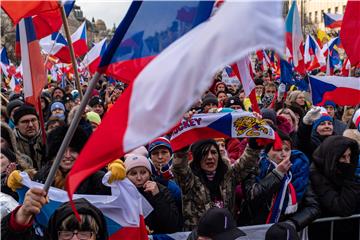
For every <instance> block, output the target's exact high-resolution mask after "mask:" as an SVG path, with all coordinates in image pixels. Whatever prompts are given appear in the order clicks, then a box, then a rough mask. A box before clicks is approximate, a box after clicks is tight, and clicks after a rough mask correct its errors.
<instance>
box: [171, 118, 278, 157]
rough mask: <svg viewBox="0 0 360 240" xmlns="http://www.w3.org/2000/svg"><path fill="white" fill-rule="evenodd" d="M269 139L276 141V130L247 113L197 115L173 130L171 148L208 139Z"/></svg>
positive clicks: (175, 149)
mask: <svg viewBox="0 0 360 240" xmlns="http://www.w3.org/2000/svg"><path fill="white" fill-rule="evenodd" d="M244 137H256V138H268V139H275V134H274V130H273V129H272V128H271V127H270V126H269V125H268V124H267V123H266V121H264V120H258V119H256V117H255V116H254V115H253V114H252V113H250V112H245V111H234V112H230V113H211V114H195V115H193V116H192V117H191V118H190V119H186V120H183V121H181V122H180V124H179V125H178V126H176V127H175V128H174V129H173V132H172V135H171V139H170V141H171V147H172V148H173V150H174V151H177V150H180V149H181V148H184V147H186V146H189V145H191V144H192V143H194V142H196V141H199V140H201V139H208V138H244Z"/></svg>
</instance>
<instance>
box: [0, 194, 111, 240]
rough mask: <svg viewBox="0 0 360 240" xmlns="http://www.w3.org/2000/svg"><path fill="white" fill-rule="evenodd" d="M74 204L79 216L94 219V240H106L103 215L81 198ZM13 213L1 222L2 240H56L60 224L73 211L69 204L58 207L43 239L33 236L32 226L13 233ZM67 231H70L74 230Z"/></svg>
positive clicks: (106, 234)
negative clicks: (95, 231) (11, 223)
mask: <svg viewBox="0 0 360 240" xmlns="http://www.w3.org/2000/svg"><path fill="white" fill-rule="evenodd" d="M74 204H75V206H76V209H77V211H78V213H79V214H86V215H91V216H92V217H93V218H94V219H95V221H96V223H97V225H98V227H99V231H98V233H97V236H96V240H107V239H108V232H107V225H106V221H105V217H104V215H103V213H102V212H101V211H100V210H99V209H98V208H96V207H95V206H94V205H92V204H90V203H89V202H88V201H87V200H85V199H83V198H82V199H76V200H74ZM17 210H18V208H16V209H15V210H14V211H17ZM14 211H13V212H11V213H10V214H8V215H7V216H5V217H4V218H3V219H2V221H1V237H2V238H3V239H27V240H35V239H38V240H45V239H46V240H57V239H58V231H59V230H60V226H61V223H62V222H63V221H64V220H65V219H66V218H67V217H68V216H70V215H72V214H73V210H72V209H71V206H70V204H69V202H66V203H63V204H62V205H60V207H59V208H58V209H56V210H55V212H54V213H53V215H52V216H51V217H50V219H49V222H48V228H47V229H45V233H44V237H40V236H38V235H36V234H35V228H33V226H29V227H28V228H27V229H25V230H23V231H15V230H14V229H12V228H10V225H9V222H10V217H11V215H12V214H14ZM69 230H70V231H71V230H75V229H69Z"/></svg>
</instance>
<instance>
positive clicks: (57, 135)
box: [47, 126, 88, 160]
mask: <svg viewBox="0 0 360 240" xmlns="http://www.w3.org/2000/svg"><path fill="white" fill-rule="evenodd" d="M67 130H68V127H67V126H59V127H57V128H54V129H53V130H51V132H50V133H49V135H48V138H47V159H49V160H52V159H54V158H55V156H56V154H57V152H58V151H59V149H60V146H61V143H62V142H63V140H64V138H65V135H66V132H67ZM87 139H88V137H87V135H86V133H85V132H84V130H82V129H81V128H79V127H78V128H77V129H76V130H75V133H74V136H73V138H72V139H71V141H70V144H69V147H70V148H72V149H73V150H74V151H75V152H77V153H80V151H81V149H82V148H83V147H84V145H85V143H86V141H87Z"/></svg>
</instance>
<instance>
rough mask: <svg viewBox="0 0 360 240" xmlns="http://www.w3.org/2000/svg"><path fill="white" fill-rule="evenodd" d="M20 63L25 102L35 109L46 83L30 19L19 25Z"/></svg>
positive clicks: (42, 60)
mask: <svg viewBox="0 0 360 240" xmlns="http://www.w3.org/2000/svg"><path fill="white" fill-rule="evenodd" d="M18 26H19V35H20V47H21V52H22V56H21V63H22V67H23V79H24V97H25V101H26V102H28V103H30V104H32V105H34V106H35V107H37V103H38V99H39V96H40V94H41V91H42V89H43V88H44V86H45V84H46V82H47V76H46V75H45V67H44V59H43V57H42V55H41V52H40V45H39V41H38V40H37V39H36V33H35V29H34V25H33V23H32V18H31V17H28V18H24V19H22V20H21V21H20V22H19V24H18Z"/></svg>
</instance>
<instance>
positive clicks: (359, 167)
mask: <svg viewBox="0 0 360 240" xmlns="http://www.w3.org/2000/svg"><path fill="white" fill-rule="evenodd" d="M355 178H356V182H358V183H360V154H359V160H358V164H357V167H356V169H355Z"/></svg>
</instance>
